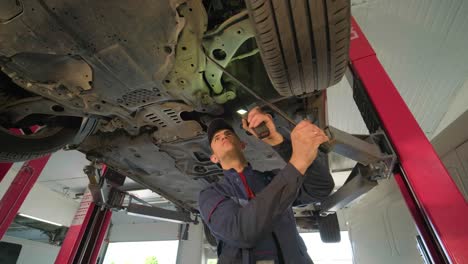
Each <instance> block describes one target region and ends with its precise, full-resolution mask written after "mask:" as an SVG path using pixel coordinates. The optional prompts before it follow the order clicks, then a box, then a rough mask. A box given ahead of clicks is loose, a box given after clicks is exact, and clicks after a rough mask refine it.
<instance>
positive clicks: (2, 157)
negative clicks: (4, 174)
mask: <svg viewBox="0 0 468 264" xmlns="http://www.w3.org/2000/svg"><path fill="white" fill-rule="evenodd" d="M81 127H82V118H77V117H70V118H69V119H68V122H67V125H66V126H63V127H60V128H57V129H56V132H54V133H51V134H49V135H47V136H44V137H41V136H39V135H40V131H39V132H38V133H37V136H21V135H15V134H13V133H10V132H9V131H8V130H7V129H5V128H0V146H2V147H1V148H0V162H19V161H26V160H31V159H36V158H39V157H42V156H45V155H47V154H50V153H53V152H55V151H57V150H59V149H61V148H63V147H64V146H65V145H67V144H69V143H72V142H73V140H74V139H75V138H76V136H77V135H79V132H80V129H81ZM33 135H36V133H35V134H33Z"/></svg>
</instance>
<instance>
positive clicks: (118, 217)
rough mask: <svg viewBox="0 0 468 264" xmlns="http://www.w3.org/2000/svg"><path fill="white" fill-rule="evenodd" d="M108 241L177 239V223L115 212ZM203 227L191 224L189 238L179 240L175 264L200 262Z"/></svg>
mask: <svg viewBox="0 0 468 264" xmlns="http://www.w3.org/2000/svg"><path fill="white" fill-rule="evenodd" d="M111 223H112V226H111V229H110V231H109V236H108V238H109V242H111V243H112V242H137V241H165V240H178V239H179V237H178V234H179V224H176V223H171V222H164V221H158V220H153V219H149V218H143V217H136V216H131V215H127V214H126V213H125V212H115V213H113V215H112V220H111ZM202 243H203V227H202V225H201V224H198V225H191V226H190V228H189V239H188V240H186V241H184V240H182V241H180V242H179V250H178V253H177V255H178V259H177V264H193V263H201V258H202Z"/></svg>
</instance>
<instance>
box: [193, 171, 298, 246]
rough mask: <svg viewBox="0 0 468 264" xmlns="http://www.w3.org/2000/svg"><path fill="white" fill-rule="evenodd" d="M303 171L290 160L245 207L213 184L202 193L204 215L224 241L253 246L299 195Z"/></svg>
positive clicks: (202, 211)
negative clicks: (222, 193) (217, 189)
mask: <svg viewBox="0 0 468 264" xmlns="http://www.w3.org/2000/svg"><path fill="white" fill-rule="evenodd" d="M302 178H303V177H302V175H301V173H300V172H299V171H298V170H297V169H296V168H295V167H294V165H292V164H291V163H288V164H287V165H286V166H285V167H284V168H283V169H282V170H281V171H280V172H279V173H278V174H277V175H276V176H275V177H274V179H273V180H272V181H271V183H270V184H269V185H268V186H267V187H265V189H263V190H262V191H261V192H260V193H258V194H257V195H256V196H255V198H254V199H252V200H250V201H249V203H248V204H247V205H245V206H244V207H242V206H240V205H239V204H237V203H236V202H235V201H234V200H232V199H231V198H229V197H225V196H223V195H221V194H220V193H219V192H217V191H216V190H215V189H214V188H213V187H211V188H208V189H206V190H204V191H202V192H201V193H200V196H199V204H200V212H201V215H202V218H203V219H204V220H205V222H206V223H207V225H208V227H209V228H210V230H211V231H212V233H213V234H214V235H215V236H216V237H217V238H219V239H221V240H222V241H223V242H224V243H227V244H230V245H233V246H236V247H241V248H250V247H253V246H255V243H256V242H257V241H258V240H259V239H261V238H262V237H263V235H264V234H266V233H268V232H271V229H272V226H273V223H274V222H275V221H276V219H278V217H279V216H281V215H282V214H283V212H284V211H285V210H287V209H288V208H289V207H290V206H291V205H292V203H293V202H294V200H295V199H296V197H297V194H298V191H299V188H300V186H301V185H302Z"/></svg>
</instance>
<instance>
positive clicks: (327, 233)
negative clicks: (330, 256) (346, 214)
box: [318, 213, 341, 243]
mask: <svg viewBox="0 0 468 264" xmlns="http://www.w3.org/2000/svg"><path fill="white" fill-rule="evenodd" d="M318 226H319V231H320V238H321V239H322V242H324V243H338V242H340V241H341V234H340V224H339V223H338V217H337V215H336V213H334V214H329V215H327V216H325V217H323V216H318Z"/></svg>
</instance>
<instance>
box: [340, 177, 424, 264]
mask: <svg viewBox="0 0 468 264" xmlns="http://www.w3.org/2000/svg"><path fill="white" fill-rule="evenodd" d="M342 212H343V213H344V214H346V221H347V226H348V230H349V231H348V232H349V238H350V240H351V242H352V246H353V247H352V248H353V260H354V263H359V264H375V263H379V264H394V263H422V261H423V260H422V258H421V256H420V254H419V251H418V248H417V244H416V236H417V235H418V233H417V231H416V226H415V224H414V222H413V218H412V217H411V215H410V212H409V211H408V208H407V207H406V203H405V201H404V200H403V197H402V196H401V193H400V190H399V188H398V186H397V184H396V182H395V181H394V180H393V179H388V180H382V181H380V182H379V185H378V186H377V187H375V188H374V189H372V190H371V191H369V192H368V193H367V194H366V195H365V196H364V197H362V198H361V199H360V200H359V201H357V202H355V203H354V204H353V205H352V206H351V207H350V208H347V209H344V210H342Z"/></svg>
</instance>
